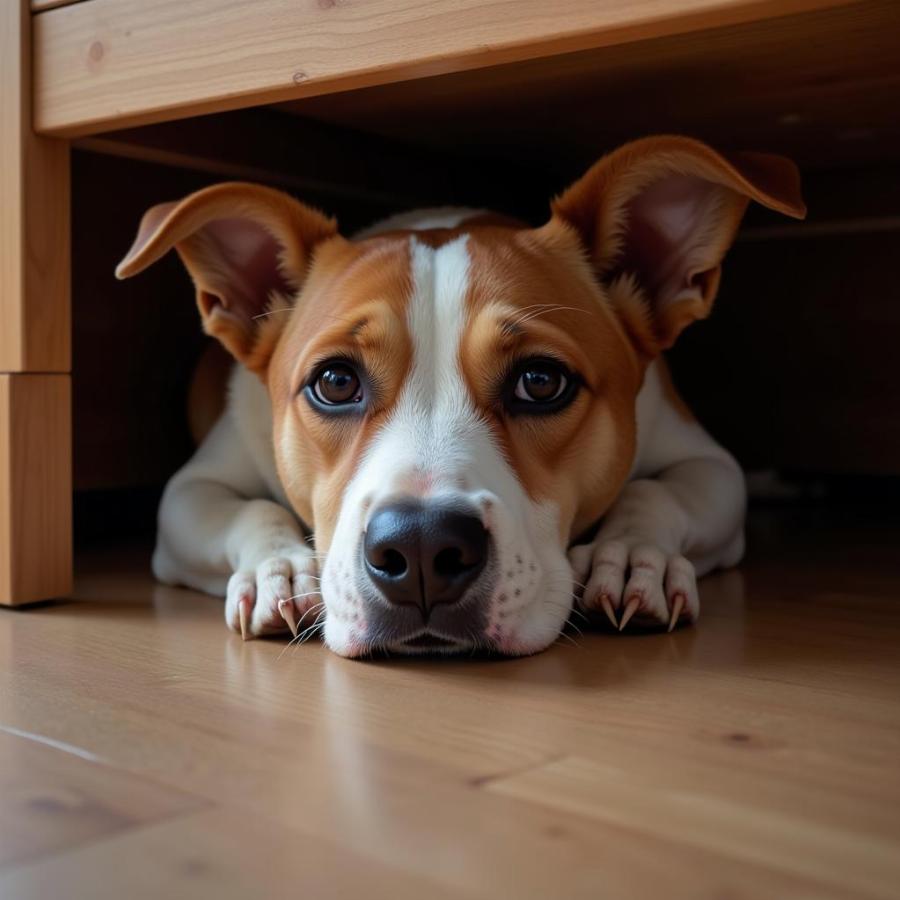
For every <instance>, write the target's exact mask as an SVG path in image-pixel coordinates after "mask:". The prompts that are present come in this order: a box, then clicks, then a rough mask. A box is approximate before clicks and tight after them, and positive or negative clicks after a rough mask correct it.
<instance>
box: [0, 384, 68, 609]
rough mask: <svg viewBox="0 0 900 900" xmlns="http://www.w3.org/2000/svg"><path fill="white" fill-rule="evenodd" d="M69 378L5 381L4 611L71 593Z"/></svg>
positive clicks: (0, 492)
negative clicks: (11, 607)
mask: <svg viewBox="0 0 900 900" xmlns="http://www.w3.org/2000/svg"><path fill="white" fill-rule="evenodd" d="M71 403H72V400H71V378H70V376H68V375H34V374H22V373H19V374H15V375H0V605H4V604H5V605H14V604H19V603H28V602H30V601H34V600H46V599H48V598H49V597H59V596H62V595H64V594H66V593H68V592H69V590H71V586H72V414H71Z"/></svg>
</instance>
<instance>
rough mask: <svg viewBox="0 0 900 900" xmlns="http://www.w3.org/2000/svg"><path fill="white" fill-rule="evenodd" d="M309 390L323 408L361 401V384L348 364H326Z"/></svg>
mask: <svg viewBox="0 0 900 900" xmlns="http://www.w3.org/2000/svg"><path fill="white" fill-rule="evenodd" d="M311 388H312V393H313V396H314V397H315V399H316V400H318V401H319V403H323V404H324V405H325V406H344V405H345V404H348V403H360V402H361V401H362V393H363V392H362V382H361V381H360V378H359V375H357V374H356V370H355V369H354V368H353V367H352V366H351V365H349V364H348V363H343V362H332V363H326V364H325V365H324V366H322V368H321V369H320V370H319V373H318V375H317V376H316V377H315V380H314V381H313V383H312V385H311Z"/></svg>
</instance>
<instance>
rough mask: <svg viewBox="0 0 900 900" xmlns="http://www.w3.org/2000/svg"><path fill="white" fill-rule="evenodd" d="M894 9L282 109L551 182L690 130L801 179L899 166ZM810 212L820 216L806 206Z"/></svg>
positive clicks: (676, 38)
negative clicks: (657, 136) (783, 161)
mask: <svg viewBox="0 0 900 900" xmlns="http://www.w3.org/2000/svg"><path fill="white" fill-rule="evenodd" d="M898 106H900V5H898V4H897V3H895V2H893V0H867V2H864V3H859V4H852V5H848V6H841V7H835V8H829V9H822V10H817V11H814V12H809V13H804V14H797V15H788V16H783V17H780V18H774V19H766V20H762V21H756V22H748V23H742V24H739V25H733V26H729V27H721V28H714V29H708V30H705V31H699V32H698V31H695V32H691V33H686V34H677V35H668V36H664V37H659V38H655V39H651V40H641V41H637V42H633V43H628V44H621V45H616V46H609V47H603V48H600V49H592V50H586V51H583V52H579V53H570V54H566V55H560V56H553V57H544V58H535V59H529V60H524V61H521V62H518V63H514V64H510V65H505V66H494V67H492V68H491V69H490V70H489V71H468V72H457V73H451V74H448V75H441V76H436V77H432V78H420V79H416V80H413V81H407V82H402V83H393V84H385V85H381V86H378V87H371V88H367V89H364V90H358V91H346V92H343V93H339V94H333V95H327V96H323V97H311V98H307V99H303V100H299V101H295V102H293V103H290V104H287V107H288V108H289V109H293V110H294V111H296V112H297V113H299V114H301V115H303V116H307V117H313V118H318V119H321V120H322V121H327V122H332V123H334V124H339V125H340V124H343V125H346V124H348V123H352V124H353V127H355V128H362V129H365V130H367V131H373V132H375V133H377V134H381V135H384V136H387V137H392V138H394V139H398V140H402V139H409V138H410V137H413V136H414V137H415V139H416V140H418V141H419V142H420V143H421V144H422V145H423V146H425V147H427V148H429V149H431V148H445V147H447V146H457V147H477V148H478V152H479V153H480V154H481V155H482V156H485V157H490V156H494V157H499V158H515V159H516V160H518V161H519V162H529V163H532V164H540V165H541V166H543V167H545V168H546V169H548V170H550V171H552V172H554V173H556V174H557V177H558V178H559V179H560V186H561V185H563V184H564V183H565V181H566V180H570V179H574V178H576V177H578V175H579V174H580V170H582V169H583V168H584V167H586V166H588V165H590V164H591V163H593V162H594V160H595V159H596V158H597V157H598V156H599V155H601V154H602V153H604V152H606V151H607V150H609V149H611V148H612V147H615V146H616V145H617V144H619V143H622V142H624V141H627V140H631V139H633V138H635V137H640V136H643V135H645V134H648V133H667V132H674V133H686V134H691V135H694V136H696V137H699V138H703V139H705V140H708V141H712V142H713V143H715V144H717V145H719V146H722V147H725V148H733V149H759V150H765V151H768V152H778V153H784V154H787V155H788V156H791V157H793V158H794V159H795V160H796V161H797V162H798V163H799V164H800V165H802V166H803V168H804V171H806V170H809V169H812V168H815V169H823V168H827V167H830V166H846V165H849V164H870V163H872V162H873V161H877V160H896V159H898V158H900V118H898V116H897V115H896V110H897V108H898ZM810 209H811V212H813V213H815V209H814V208H812V207H811V208H810Z"/></svg>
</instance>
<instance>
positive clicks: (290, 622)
mask: <svg viewBox="0 0 900 900" xmlns="http://www.w3.org/2000/svg"><path fill="white" fill-rule="evenodd" d="M278 612H280V613H281V618H282V619H284V621H285V622H287V627H288V628H290V629H291V634H292V635H293V636H294V637H297V617H296V616H295V615H294V601H293V600H279V601H278Z"/></svg>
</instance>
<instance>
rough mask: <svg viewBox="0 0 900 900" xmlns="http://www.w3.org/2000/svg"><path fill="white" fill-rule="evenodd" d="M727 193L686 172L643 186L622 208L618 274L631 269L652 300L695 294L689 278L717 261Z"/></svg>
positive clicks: (652, 301) (668, 301)
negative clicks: (622, 232)
mask: <svg viewBox="0 0 900 900" xmlns="http://www.w3.org/2000/svg"><path fill="white" fill-rule="evenodd" d="M726 194H727V192H726V190H725V188H722V187H721V186H719V185H716V184H713V183H712V182H709V181H706V180H704V179H702V178H696V177H694V176H691V175H670V176H667V177H665V178H662V179H660V180H659V181H657V182H654V183H653V184H651V185H650V186H649V187H647V188H645V189H644V190H643V191H641V192H640V193H639V194H638V195H637V196H636V197H635V198H634V199H633V200H631V201H630V202H629V203H628V204H627V206H626V221H625V227H624V242H623V251H622V259H621V263H620V264H619V265H617V266H616V271H617V273H623V272H625V273H628V272H630V273H633V274H634V275H635V276H636V278H637V280H638V283H639V284H640V286H641V287H643V288H644V290H645V291H646V293H647V296H648V299H649V300H650V301H651V303H654V304H657V303H659V304H665V303H670V302H672V301H673V300H675V299H677V298H678V297H681V296H685V295H688V296H690V295H697V296H699V288H697V287H696V286H695V285H694V278H695V276H696V275H699V274H700V273H702V272H703V271H705V270H706V269H709V268H712V267H713V266H715V265H716V262H715V248H716V245H717V244H718V243H719V242H720V241H719V239H720V234H719V230H720V228H721V227H722V225H723V224H725V216H724V204H723V201H724V200H725V199H726Z"/></svg>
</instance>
